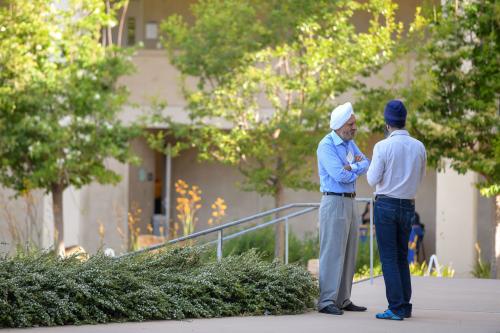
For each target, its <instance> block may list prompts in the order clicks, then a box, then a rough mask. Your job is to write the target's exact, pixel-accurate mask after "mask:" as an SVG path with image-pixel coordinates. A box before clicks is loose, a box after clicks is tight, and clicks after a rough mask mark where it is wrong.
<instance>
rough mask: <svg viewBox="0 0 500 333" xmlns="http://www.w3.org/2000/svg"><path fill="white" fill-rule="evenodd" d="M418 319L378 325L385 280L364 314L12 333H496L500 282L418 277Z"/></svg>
mask: <svg viewBox="0 0 500 333" xmlns="http://www.w3.org/2000/svg"><path fill="white" fill-rule="evenodd" d="M413 295H414V297H413V317H412V318H410V319H406V320H404V321H402V322H394V321H385V320H377V319H375V318H374V316H375V313H376V312H379V311H381V310H384V309H385V308H386V306H387V305H386V300H385V289H384V281H383V279H382V278H377V279H375V281H374V284H373V285H370V283H369V281H365V282H362V283H358V284H356V285H354V287H353V293H352V300H353V301H354V303H355V304H359V305H365V306H367V307H368V311H367V312H364V313H352V312H347V313H345V314H344V315H343V316H332V315H325V314H319V313H317V312H309V313H306V314H302V315H295V316H261V317H233V318H216V319H195V320H186V321H153V322H143V323H123V324H107V325H89V326H64V327H46V328H31V329H26V330H19V329H7V330H2V333H3V332H5V333H7V332H24V331H26V332H30V333H49V332H50V333H52V332H54V333H63V332H72V333H136V332H137V333H142V332H144V333H152V332H179V333H187V332H199V333H225V332H227V333H240V332H241V333H247V332H248V333H250V332H252V333H255V332H258V333H303V332H305V333H313V332H320V333H328V332H354V333H355V332H363V333H365V332H366V333H368V332H405V333H411V332H418V333H431V332H440V333H441V332H453V333H459V332H473V333H480V332H491V333H500V280H479V279H445V278H423V277H413Z"/></svg>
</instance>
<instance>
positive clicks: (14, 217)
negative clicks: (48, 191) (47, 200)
mask: <svg viewBox="0 0 500 333" xmlns="http://www.w3.org/2000/svg"><path fill="white" fill-rule="evenodd" d="M14 195H15V193H14V192H13V191H11V190H9V189H6V188H3V187H0V253H4V252H9V251H10V250H13V249H14V247H15V246H16V244H26V242H27V241H29V240H31V241H32V242H34V243H35V244H39V245H40V244H42V242H43V237H44V233H47V230H46V228H44V225H43V215H44V214H43V193H42V192H41V191H33V192H32V193H31V195H30V196H28V197H18V198H15V196H14Z"/></svg>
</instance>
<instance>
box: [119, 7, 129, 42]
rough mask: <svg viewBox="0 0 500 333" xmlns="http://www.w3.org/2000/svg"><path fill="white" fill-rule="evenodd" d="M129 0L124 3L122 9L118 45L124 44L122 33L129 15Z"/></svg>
mask: <svg viewBox="0 0 500 333" xmlns="http://www.w3.org/2000/svg"><path fill="white" fill-rule="evenodd" d="M128 3H129V2H128V1H126V2H125V4H124V5H123V9H122V15H121V17H120V24H119V25H118V38H117V40H116V45H118V46H120V47H121V46H123V45H122V35H123V28H124V26H125V18H126V17H127V10H128Z"/></svg>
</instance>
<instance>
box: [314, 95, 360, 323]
mask: <svg viewBox="0 0 500 333" xmlns="http://www.w3.org/2000/svg"><path fill="white" fill-rule="evenodd" d="M330 128H331V129H332V130H333V131H332V132H331V133H329V134H328V135H326V136H325V137H324V138H323V139H322V140H321V142H320V143H319V145H318V150H317V155H318V171H319V179H320V185H321V186H320V191H321V192H322V193H323V197H322V198H321V205H320V212H319V222H320V255H319V288H320V297H319V302H318V310H319V312H321V313H327V314H335V315H341V314H343V312H344V310H345V311H365V310H366V308H365V307H362V306H356V305H354V304H353V303H352V302H351V300H350V297H351V288H352V279H353V276H354V270H355V266H356V251H357V247H358V224H359V219H358V211H357V207H356V203H355V201H354V198H355V197H356V179H357V178H358V177H359V176H361V175H362V174H364V173H365V172H366V171H367V169H368V166H369V161H368V159H367V158H366V157H365V156H364V155H363V153H362V152H361V151H360V150H359V148H358V147H357V146H356V144H355V143H354V141H353V138H354V136H355V134H356V117H355V116H354V112H353V110H352V105H351V103H345V104H343V105H340V106H338V107H337V108H335V109H334V110H333V111H332V114H331V118H330Z"/></svg>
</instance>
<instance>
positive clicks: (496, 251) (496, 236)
mask: <svg viewBox="0 0 500 333" xmlns="http://www.w3.org/2000/svg"><path fill="white" fill-rule="evenodd" d="M495 203H496V204H495V208H496V209H495V221H494V223H493V226H492V227H493V232H492V237H493V243H492V244H493V248H492V249H491V257H492V258H491V278H492V279H498V278H500V269H499V267H500V195H497V196H496V198H495Z"/></svg>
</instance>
